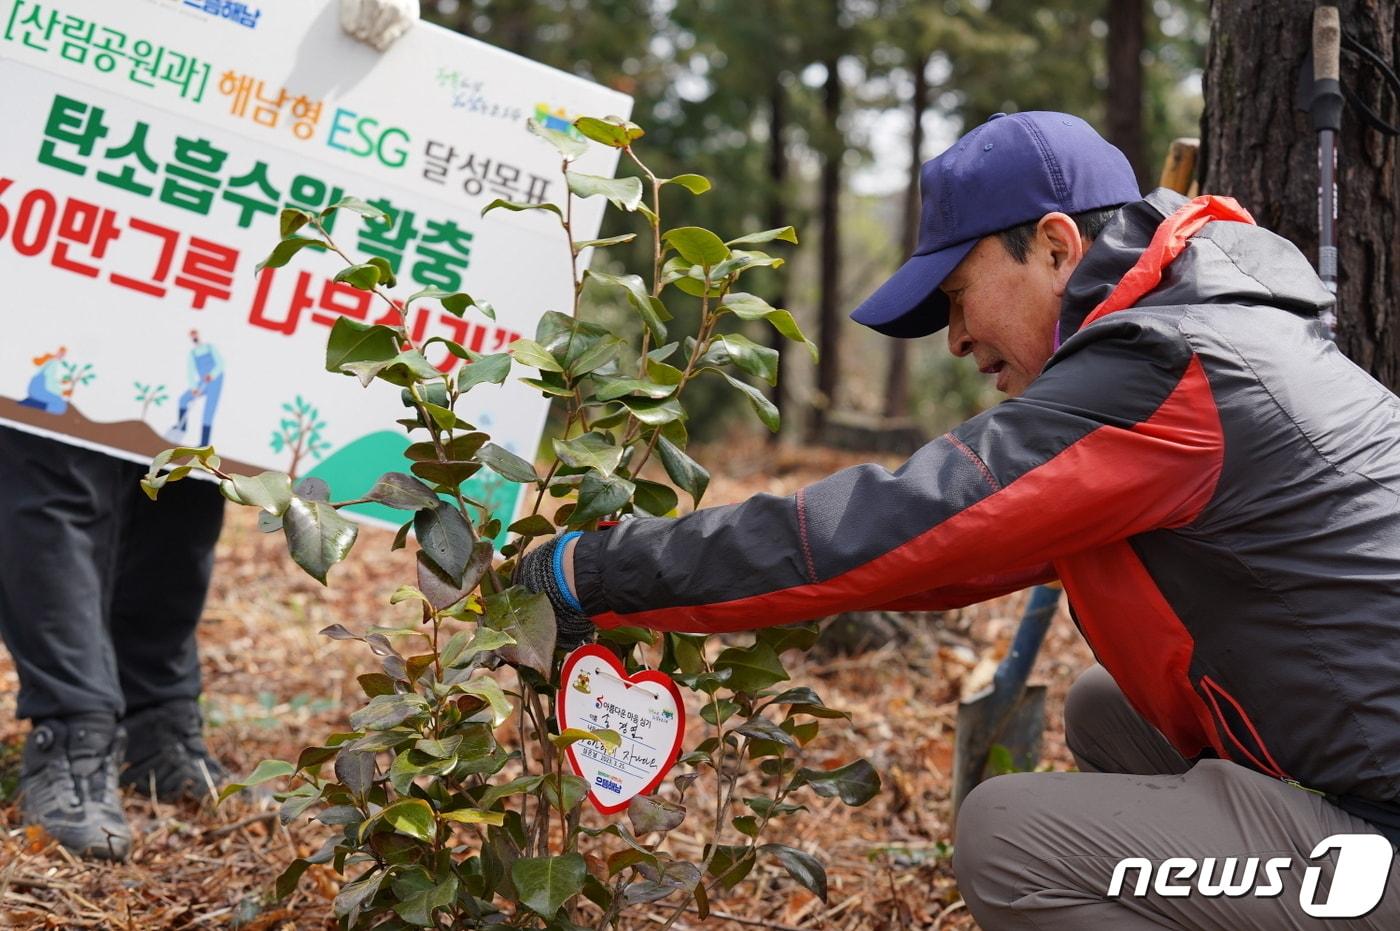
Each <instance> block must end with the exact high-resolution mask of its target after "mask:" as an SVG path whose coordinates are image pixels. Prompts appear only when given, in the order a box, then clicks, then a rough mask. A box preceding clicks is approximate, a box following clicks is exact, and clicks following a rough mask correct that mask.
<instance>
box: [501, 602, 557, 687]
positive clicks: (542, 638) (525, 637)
mask: <svg viewBox="0 0 1400 931" xmlns="http://www.w3.org/2000/svg"><path fill="white" fill-rule="evenodd" d="M483 604H484V606H485V608H486V622H487V623H488V624H490V625H491V627H492V628H494V629H496V630H500V631H504V632H505V633H507V634H509V635H510V637H511V638H512V640H514V641H515V642H514V643H513V644H511V645H510V646H503V647H501V648H500V650H499V651H498V652H499V653H500V654H501V658H502V659H504V660H506V661H507V662H509V663H513V664H515V665H517V666H525V667H528V668H530V669H533V670H535V672H537V673H539V674H540V675H542V676H548V675H549V673H550V669H551V668H552V667H553V664H554V644H555V639H556V636H557V633H558V627H557V625H556V623H555V620H554V610H553V609H552V608H551V607H550V606H549V598H548V597H546V596H545V595H544V594H543V593H540V592H531V591H530V590H528V589H526V588H525V587H523V586H520V585H514V586H511V587H510V588H507V589H505V590H504V591H500V592H493V593H492V594H490V595H487V596H486V598H485V599H484V602H483Z"/></svg>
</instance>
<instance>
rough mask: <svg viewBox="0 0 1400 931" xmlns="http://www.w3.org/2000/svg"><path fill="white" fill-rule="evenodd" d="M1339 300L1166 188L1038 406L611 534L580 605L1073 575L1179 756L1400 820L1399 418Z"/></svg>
mask: <svg viewBox="0 0 1400 931" xmlns="http://www.w3.org/2000/svg"><path fill="white" fill-rule="evenodd" d="M1330 302H1331V296H1330V295H1329V294H1328V293H1327V291H1325V290H1324V289H1323V287H1322V284H1321V283H1320V282H1319V280H1318V278H1317V276H1316V275H1315V274H1314V273H1313V271H1312V268H1311V267H1310V266H1309V264H1308V262H1307V260H1306V259H1305V258H1304V257H1303V256H1302V254H1301V253H1299V252H1298V250H1297V249H1296V248H1294V247H1293V246H1292V245H1291V244H1289V243H1288V242H1287V241H1285V240H1284V239H1282V238H1280V237H1278V236H1276V235H1274V234H1273V233H1270V232H1268V231H1266V230H1264V229H1261V228H1259V227H1257V226H1255V225H1253V222H1252V220H1250V219H1249V217H1248V215H1247V214H1245V213H1244V212H1243V211H1241V210H1239V208H1238V206H1237V205H1235V204H1234V202H1233V201H1229V200H1228V199H1224V198H1198V199H1196V200H1195V201H1191V202H1186V201H1185V200H1184V199H1183V198H1181V197H1180V196H1178V195H1175V194H1172V193H1170V192H1168V191H1165V190H1161V191H1157V192H1156V193H1154V194H1152V195H1150V196H1149V197H1148V198H1146V199H1145V200H1143V201H1139V202H1137V203H1135V204H1130V205H1128V206H1127V207H1124V208H1123V209H1122V210H1120V211H1119V212H1118V213H1117V214H1116V215H1115V217H1114V218H1113V220H1112V221H1111V222H1110V223H1109V225H1108V227H1107V228H1106V229H1105V230H1104V231H1103V233H1102V234H1101V235H1100V236H1099V237H1098V238H1097V240H1096V241H1095V242H1094V243H1093V245H1092V247H1091V248H1090V249H1089V251H1088V252H1087V254H1086V255H1085V258H1084V260H1083V261H1082V263H1081V264H1080V266H1079V267H1078V268H1077V269H1076V270H1075V272H1074V275H1073V276H1072V278H1071V280H1070V283H1069V288H1068V291H1067V293H1066V295H1065V299H1064V305H1063V310H1062V314H1061V318H1060V323H1059V328H1060V329H1059V334H1060V336H1061V337H1062V338H1063V342H1062V344H1061V345H1060V346H1059V348H1058V350H1057V351H1056V352H1055V354H1054V355H1053V357H1052V358H1051V359H1050V361H1049V362H1048V363H1047V364H1046V366H1045V369H1044V370H1043V371H1042V373H1041V374H1040V375H1039V377H1037V378H1036V380H1035V381H1034V382H1033V383H1032V384H1031V385H1030V387H1029V388H1028V389H1027V390H1026V392H1025V394H1024V395H1023V396H1021V397H1019V398H1014V399H1011V400H1007V401H1005V402H1003V403H1002V404H999V405H998V406H996V407H995V408H993V409H991V410H989V411H986V412H985V413H982V414H979V415H978V416H976V417H973V418H972V419H971V420H968V421H967V422H966V423H964V424H962V425H961V426H960V427H958V428H957V429H955V430H953V431H951V432H950V433H947V434H945V435H944V436H942V437H939V438H938V439H936V440H934V441H933V442H931V443H929V444H928V445H927V446H925V447H924V448H923V449H921V450H920V451H919V452H917V453H916V454H915V455H914V456H913V457H911V458H910V459H909V461H908V462H906V463H905V464H904V465H903V466H901V467H900V468H899V469H898V470H897V471H894V472H890V471H888V470H887V469H884V468H881V467H879V466H875V465H864V466H857V467H855V468H851V469H846V470H844V471H842V472H838V473H836V474H835V475H833V476H831V477H830V478H827V479H825V480H823V481H820V482H817V483H816V484H813V485H810V486H808V487H806V488H804V489H802V490H801V491H799V492H797V494H796V495H794V496H792V497H786V498H784V497H777V496H772V495H758V496H756V497H754V498H751V499H749V500H748V501H745V502H743V503H742V504H737V505H732V506H727V507H716V508H709V509H705V510H702V511H699V512H697V513H695V514H692V515H689V516H687V517H683V518H681V519H679V520H674V521H671V520H661V519H639V520H634V521H629V522H624V523H623V524H621V525H619V526H617V527H614V528H611V529H609V530H606V531H602V532H599V533H596V534H588V535H585V536H584V537H583V538H581V539H580V541H579V544H578V547H577V550H576V557H575V578H576V581H577V585H578V589H579V596H580V600H581V602H582V604H583V607H584V610H585V612H587V613H588V614H590V615H591V616H592V618H593V620H594V622H595V623H597V624H598V625H599V626H602V627H609V626H616V625H623V624H629V625H641V626H645V627H650V628H655V629H661V630H672V631H726V630H739V629H745V628H753V627H762V626H767V625H772V624H783V623H788V622H792V621H798V620H803V619H808V618H816V617H821V616H824V615H829V614H833V613H836V612H841V611H852V610H868V609H908V610H919V609H944V608H950V607H956V606H960V605H965V604H969V603H972V602H976V601H980V600H984V599H987V598H990V597H993V596H997V595H1002V594H1005V593H1007V592H1011V591H1014V590H1016V589H1018V588H1021V587H1024V586H1026V585H1028V584H1031V583H1033V582H1041V581H1047V580H1050V579H1053V578H1059V579H1060V580H1061V581H1062V582H1063V583H1064V587H1065V590H1066V592H1067V593H1068V595H1069V598H1070V602H1071V604H1072V605H1073V607H1074V611H1075V615H1076V619H1077V621H1078V623H1079V626H1080V629H1081V630H1082V631H1083V633H1084V636H1085V638H1086V639H1087V640H1088V642H1089V644H1090V646H1091V647H1092V648H1093V650H1094V653H1095V655H1096V656H1097V658H1098V659H1099V661H1100V662H1101V663H1102V664H1103V665H1104V666H1105V667H1106V668H1107V669H1108V671H1109V672H1110V673H1111V674H1112V675H1113V677H1114V679H1115V680H1116V681H1117V682H1118V684H1119V686H1120V687H1121V688H1122V689H1123V691H1124V693H1125V694H1126V695H1127V697H1128V699H1129V700H1130V701H1131V702H1132V704H1133V706H1134V707H1135V708H1136V709H1137V710H1138V711H1139V712H1140V713H1141V714H1142V715H1143V716H1144V717H1145V718H1146V719H1147V720H1148V721H1150V722H1151V723H1152V724H1154V725H1155V726H1156V727H1157V728H1158V729H1160V730H1161V731H1162V733H1163V734H1165V735H1166V737H1167V738H1168V739H1169V740H1170V741H1171V743H1172V744H1173V745H1174V746H1175V747H1176V748H1177V750H1179V751H1180V752H1181V753H1182V754H1183V755H1185V756H1186V757H1188V758H1197V757H1200V756H1202V755H1214V756H1219V757H1222V758H1224V759H1228V760H1233V761H1235V762H1238V763H1240V764H1243V765H1245V766H1249V767H1252V768H1254V769H1256V770H1259V771H1260V772H1264V773H1268V774H1270V775H1272V776H1276V777H1278V778H1280V779H1288V780H1297V781H1299V782H1301V783H1302V784H1304V785H1306V786H1310V787H1314V788H1317V789H1320V790H1323V791H1325V792H1327V793H1329V794H1333V795H1337V796H1350V797H1355V798H1358V799H1363V800H1373V801H1377V802H1381V803H1392V804H1393V803H1395V802H1396V801H1398V800H1400V400H1397V398H1396V397H1395V395H1393V394H1391V392H1389V391H1388V390H1386V389H1385V388H1384V387H1382V386H1381V385H1380V384H1378V383H1377V382H1376V381H1374V380H1373V379H1372V378H1371V377H1370V376H1368V375H1367V374H1366V373H1365V372H1363V371H1362V370H1361V369H1360V368H1358V367H1357V366H1355V365H1354V364H1352V363H1351V362H1350V361H1349V360H1347V358H1346V357H1345V356H1343V355H1342V354H1341V353H1340V352H1339V351H1338V350H1337V349H1336V347H1335V346H1334V345H1333V344H1332V343H1330V342H1329V341H1328V340H1327V339H1325V338H1324V337H1323V335H1322V333H1321V330H1320V327H1319V324H1318V322H1317V319H1316V317H1317V314H1318V311H1319V310H1320V309H1321V308H1322V307H1324V306H1325V305H1327V304H1328V303H1330ZM1014 310H1015V309H1014V308H1008V312H1014Z"/></svg>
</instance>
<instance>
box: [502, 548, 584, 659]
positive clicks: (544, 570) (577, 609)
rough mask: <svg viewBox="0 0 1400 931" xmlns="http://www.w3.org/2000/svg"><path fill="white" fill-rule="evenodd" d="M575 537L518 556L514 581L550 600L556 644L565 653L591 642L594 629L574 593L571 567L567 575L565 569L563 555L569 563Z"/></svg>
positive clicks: (571, 557)
mask: <svg viewBox="0 0 1400 931" xmlns="http://www.w3.org/2000/svg"><path fill="white" fill-rule="evenodd" d="M577 536H578V533H577V532H575V533H566V534H560V535H559V536H555V537H551V538H550V539H548V540H546V541H545V542H544V543H542V544H540V545H539V546H537V547H535V548H534V549H532V550H530V552H528V553H526V554H525V555H524V556H521V557H520V562H519V563H518V564H517V566H516V569H515V580H516V581H517V582H519V583H520V584H521V585H524V586H525V587H526V588H528V589H529V590H530V591H532V592H538V593H542V594H544V595H545V597H547V598H548V599H549V604H550V607H552V608H553V609H554V622H555V625H556V627H557V629H558V631H559V639H558V641H557V642H558V645H559V647H560V648H562V649H565V650H572V649H574V648H575V647H577V646H579V645H580V644H582V643H585V642H586V641H588V640H591V639H593V634H594V632H595V630H596V628H595V627H594V626H593V622H592V621H591V620H589V619H588V615H586V614H584V613H583V606H582V605H581V604H579V600H578V598H577V596H576V595H575V594H574V590H573V571H572V565H570V566H569V569H568V570H567V572H566V570H565V567H564V559H565V557H566V556H567V557H568V558H569V561H570V563H572V559H573V542H574V539H575V538H576V537H577ZM566 548H567V549H566Z"/></svg>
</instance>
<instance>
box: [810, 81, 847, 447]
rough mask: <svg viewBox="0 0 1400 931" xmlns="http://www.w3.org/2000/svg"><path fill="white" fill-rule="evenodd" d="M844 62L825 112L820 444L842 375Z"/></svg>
mask: <svg viewBox="0 0 1400 931" xmlns="http://www.w3.org/2000/svg"><path fill="white" fill-rule="evenodd" d="M839 63H840V58H839V56H837V55H832V56H830V57H829V58H828V59H827V61H826V87H825V91H824V93H823V97H822V110H823V113H824V114H825V116H826V131H827V133H828V137H827V145H826V152H825V153H824V157H823V158H822V169H821V195H820V197H821V204H820V208H819V209H820V210H821V224H822V241H821V278H820V286H821V296H820V298H819V305H818V314H817V326H818V328H819V329H820V333H819V334H818V336H817V348H818V350H820V353H821V359H820V361H818V363H817V393H818V395H820V397H818V399H817V405H816V408H815V410H814V411H813V416H812V431H811V432H812V435H813V437H814V438H820V436H821V434H822V431H823V430H824V429H825V427H826V419H827V414H828V412H830V410H831V409H832V407H833V406H834V404H835V401H836V383H837V381H838V379H839V377H840V372H841V354H840V334H841V314H840V306H841V305H840V282H841V227H840V216H841V210H840V200H841V161H842V158H843V157H844V156H845V154H846V147H845V140H844V139H842V137H841V127H840V125H839V120H840V116H841V75H840V69H839V68H838V67H837V66H838V65H839Z"/></svg>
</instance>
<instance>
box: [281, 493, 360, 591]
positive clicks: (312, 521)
mask: <svg viewBox="0 0 1400 931" xmlns="http://www.w3.org/2000/svg"><path fill="white" fill-rule="evenodd" d="M282 532H283V533H284V534H285V535H286V537H287V550H288V552H290V553H291V556H292V559H293V560H294V561H295V562H296V564H297V565H298V566H301V567H302V568H303V569H305V570H306V572H307V573H308V574H309V575H310V576H311V577H312V578H314V579H315V580H316V581H318V582H320V583H321V584H322V585H325V584H326V573H327V572H329V571H330V568H331V566H333V565H335V564H336V563H338V562H340V561H341V560H342V559H344V558H345V556H346V554H348V553H349V552H350V547H352V546H354V545H355V538H356V537H357V536H358V535H359V532H360V530H359V528H358V527H356V526H355V525H354V524H353V523H351V522H350V521H349V520H347V519H346V518H344V517H342V516H341V515H340V513H339V512H338V511H336V509H335V508H333V507H331V506H330V505H329V504H326V503H325V502H324V501H308V500H306V499H305V498H293V499H292V500H291V502H290V503H289V504H288V505H287V510H286V511H285V512H284V513H283V514H282Z"/></svg>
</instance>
